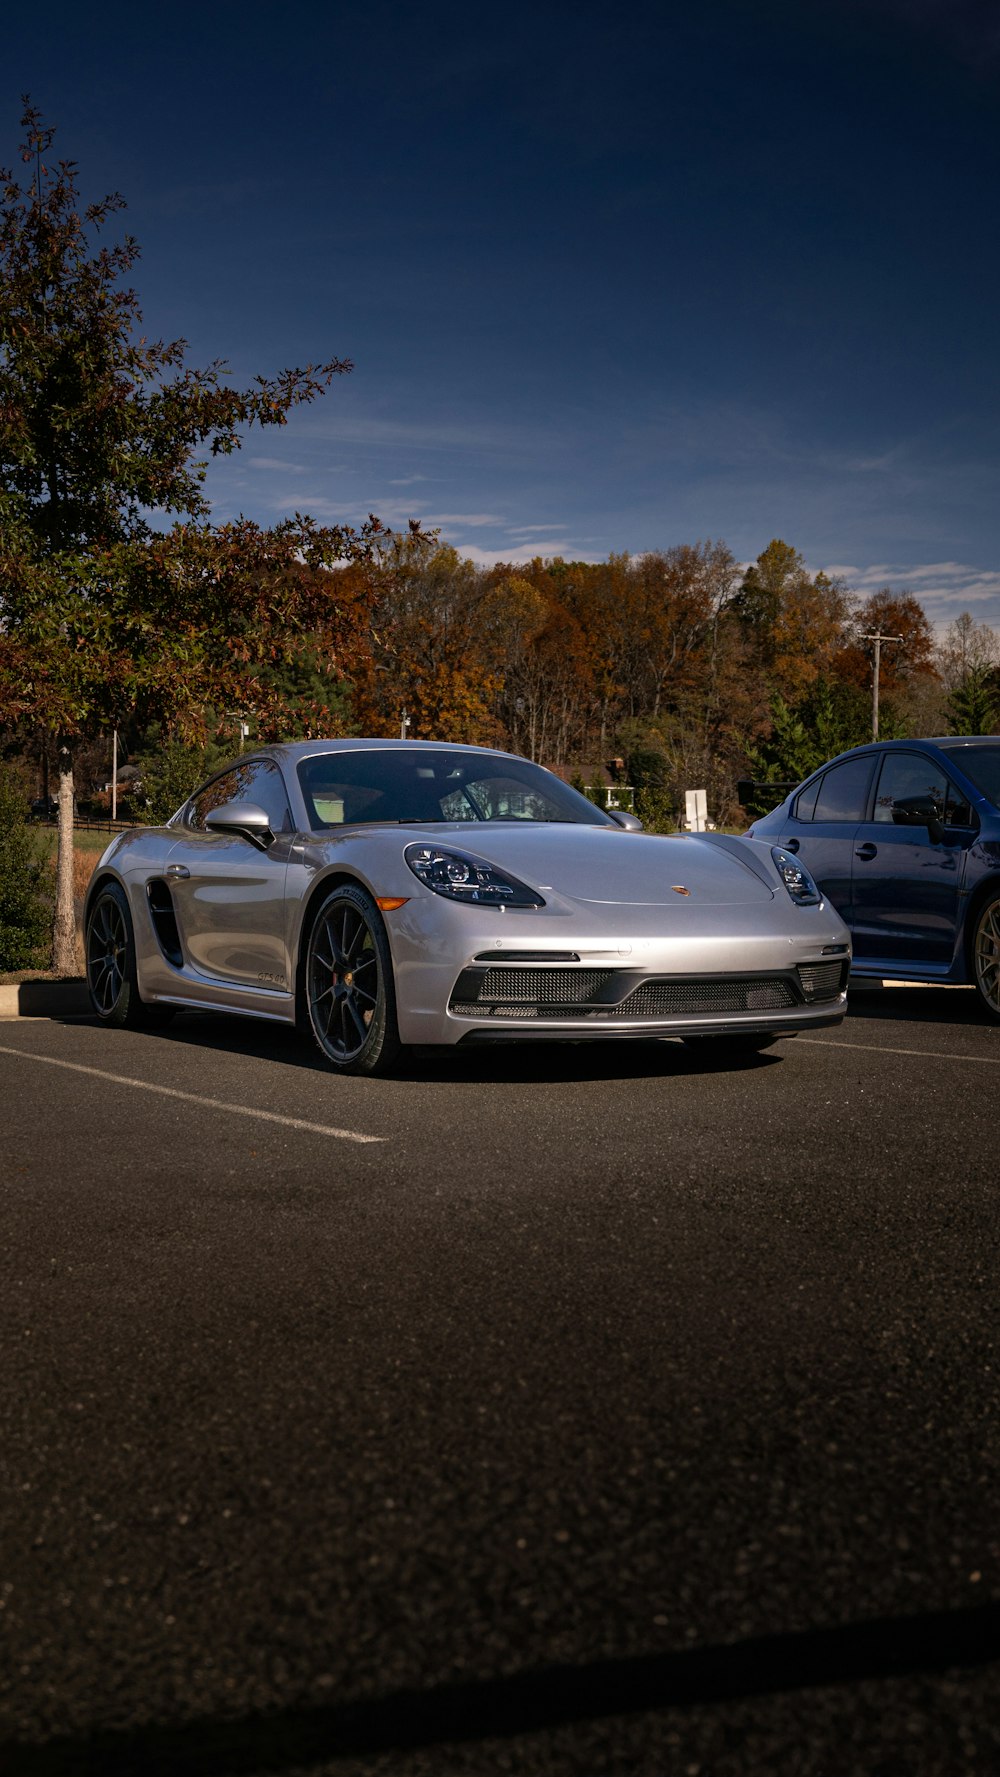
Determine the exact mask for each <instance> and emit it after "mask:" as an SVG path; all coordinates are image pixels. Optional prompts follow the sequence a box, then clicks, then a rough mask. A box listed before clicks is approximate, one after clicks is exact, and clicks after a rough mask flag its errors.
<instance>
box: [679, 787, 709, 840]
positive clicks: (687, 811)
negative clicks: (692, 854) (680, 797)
mask: <svg viewBox="0 0 1000 1777" xmlns="http://www.w3.org/2000/svg"><path fill="white" fill-rule="evenodd" d="M684 825H685V827H686V828H687V830H688V832H689V833H704V831H705V828H706V827H707V825H708V797H707V795H706V793H705V791H704V790H685V792H684Z"/></svg>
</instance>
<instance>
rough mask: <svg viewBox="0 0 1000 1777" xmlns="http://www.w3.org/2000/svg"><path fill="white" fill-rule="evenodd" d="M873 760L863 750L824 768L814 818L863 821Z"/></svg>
mask: <svg viewBox="0 0 1000 1777" xmlns="http://www.w3.org/2000/svg"><path fill="white" fill-rule="evenodd" d="M874 762H875V761H874V757H873V755H872V754H871V753H868V754H863V755H862V756H861V758H859V759H845V760H844V763H843V765H834V766H833V767H832V769H831V770H830V771H827V772H825V773H824V775H823V777H822V779H821V780H820V786H819V794H818V795H817V797H816V808H815V812H814V814H813V819H814V820H816V821H863V820H864V818H865V810H866V808H867V805H868V786H869V784H870V783H871V779H872V766H873V764H874Z"/></svg>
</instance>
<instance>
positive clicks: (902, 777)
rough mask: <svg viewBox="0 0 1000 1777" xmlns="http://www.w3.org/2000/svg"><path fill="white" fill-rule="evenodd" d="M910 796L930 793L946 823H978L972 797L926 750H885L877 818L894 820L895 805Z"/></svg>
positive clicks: (968, 825) (965, 825)
mask: <svg viewBox="0 0 1000 1777" xmlns="http://www.w3.org/2000/svg"><path fill="white" fill-rule="evenodd" d="M911 796H930V797H932V798H933V800H934V801H935V802H936V803H937V806H938V810H939V814H940V818H941V819H942V820H943V822H944V824H945V826H946V827H974V826H978V821H977V819H976V816H975V815H974V814H973V812H972V809H971V807H970V805H969V799H968V797H967V796H964V795H963V794H962V792H961V790H959V789H957V788H956V786H955V785H954V784H953V783H952V781H951V779H950V778H949V777H948V775H947V773H946V772H944V771H942V769H941V767H940V766H939V765H936V764H935V763H934V762H933V760H931V759H928V758H927V756H926V754H923V753H886V755H885V759H884V761H883V765H882V772H881V775H880V777H879V780H878V787H877V789H876V792H875V817H874V818H875V819H876V820H877V821H892V820H893V818H894V816H893V812H892V805H893V803H894V802H902V801H905V800H906V799H907V798H909V797H911Z"/></svg>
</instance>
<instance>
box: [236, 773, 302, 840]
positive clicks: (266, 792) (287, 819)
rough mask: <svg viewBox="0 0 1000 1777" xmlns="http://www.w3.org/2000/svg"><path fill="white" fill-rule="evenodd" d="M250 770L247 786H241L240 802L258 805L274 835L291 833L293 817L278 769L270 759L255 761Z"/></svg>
mask: <svg viewBox="0 0 1000 1777" xmlns="http://www.w3.org/2000/svg"><path fill="white" fill-rule="evenodd" d="M240 770H242V767H241V768H240ZM249 770H250V775H249V776H248V778H247V781H246V784H245V785H242V784H241V786H240V801H241V802H256V803H258V804H259V806H260V807H261V808H262V809H263V810H264V813H265V814H266V815H267V819H268V823H269V825H270V828H271V832H272V833H290V832H291V830H292V817H291V815H290V814H289V812H288V797H287V796H286V795H285V785H284V782H283V780H282V776H281V772H280V771H279V770H278V767H277V766H276V765H274V764H273V763H272V762H271V760H270V759H255V760H254V761H253V764H252V765H251V766H250V768H249Z"/></svg>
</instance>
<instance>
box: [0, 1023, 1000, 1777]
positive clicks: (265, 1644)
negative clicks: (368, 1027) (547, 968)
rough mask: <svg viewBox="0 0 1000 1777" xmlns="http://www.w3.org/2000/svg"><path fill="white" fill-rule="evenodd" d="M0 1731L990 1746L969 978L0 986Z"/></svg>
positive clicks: (715, 1749) (851, 1762) (982, 1171)
mask: <svg viewBox="0 0 1000 1777" xmlns="http://www.w3.org/2000/svg"><path fill="white" fill-rule="evenodd" d="M0 1090H2V1102H3V1106H4V1142H3V1152H2V1167H3V1179H4V1199H3V1201H4V1207H5V1214H4V1239H3V1247H2V1273H0V1286H2V1287H0V1326H2V1329H3V1350H4V1353H5V1362H4V1364H3V1366H2V1371H0V1472H2V1477H3V1486H4V1495H5V1505H4V1517H5V1533H4V1536H3V1539H2V1556H0V1769H2V1770H3V1771H4V1772H10V1773H20V1772H24V1773H31V1774H32V1777H50V1774H54V1773H57V1772H58V1773H63V1772H65V1773H73V1774H74V1777H76V1773H79V1772H88V1771H92V1772H94V1773H98V1772H99V1773H101V1777H105V1774H107V1773H111V1774H115V1773H127V1772H132V1771H136V1772H143V1773H159V1772H164V1773H166V1772H171V1773H172V1772H175V1771H180V1770H184V1771H185V1772H204V1773H205V1774H206V1777H208V1773H213V1774H214V1773H228V1772H246V1773H254V1772H264V1771H269V1772H271V1771H273V1772H281V1773H284V1774H285V1777H291V1774H292V1773H296V1774H299V1773H302V1774H304V1773H313V1774H315V1773H319V1772H322V1771H330V1772H336V1773H337V1774H338V1777H345V1774H346V1777H352V1774H356V1777H361V1773H365V1774H366V1777H367V1774H369V1773H375V1772H378V1773H386V1774H390V1773H391V1774H392V1777H416V1774H417V1773H434V1777H438V1774H439V1773H440V1774H441V1777H451V1774H452V1773H461V1774H462V1777H487V1774H489V1773H492V1772H500V1771H511V1772H518V1773H530V1774H531V1777H536V1774H538V1777H542V1774H544V1777H566V1774H568V1773H573V1774H577V1773H579V1774H580V1777H583V1774H585V1773H586V1774H587V1777H602V1774H604V1773H607V1774H612V1773H624V1772H630V1773H641V1774H642V1777H674V1773H678V1774H685V1777H701V1774H703V1777H758V1774H763V1773H775V1774H779V1773H780V1774H781V1777H798V1774H799V1773H801V1774H802V1777H849V1774H851V1773H873V1774H874V1773H879V1774H880V1777H959V1774H960V1773H977V1774H978V1773H982V1774H983V1777H988V1774H990V1777H995V1773H996V1772H997V1771H998V1770H1000V1665H998V1661H1000V1512H998V1502H1000V1490H998V1481H1000V1422H998V1414H997V1374H998V1369H997V1366H998V1342H997V1320H998V1314H997V1292H996V1284H995V1277H996V1269H997V1266H996V1260H997V1247H998V1230H1000V1215H998V1203H997V1190H998V1183H1000V1143H998V1139H997V1137H998V1115H997V1107H998V1104H1000V1029H991V1028H989V1027H987V1026H985V1025H984V1024H982V1023H980V1022H979V1021H978V1020H977V1018H976V1014H975V1008H974V1004H973V996H972V995H971V993H969V992H966V991H962V990H955V991H950V992H949V991H945V990H923V989H919V990H918V989H912V990H911V989H899V990H888V991H887V990H882V991H880V990H867V991H864V990H863V991H859V992H858V993H857V994H856V995H855V996H854V997H853V1000H852V1011H851V1015H850V1017H849V1018H848V1020H847V1022H846V1023H845V1024H844V1025H843V1026H841V1027H840V1028H838V1029H834V1030H830V1031H823V1032H819V1033H817V1034H816V1035H815V1036H811V1037H808V1038H806V1037H800V1038H797V1039H796V1040H795V1041H794V1042H786V1043H782V1044H780V1045H779V1046H778V1047H777V1048H776V1049H775V1050H773V1051H771V1052H769V1053H768V1054H766V1055H763V1056H760V1057H757V1058H755V1059H753V1060H751V1061H749V1062H747V1063H745V1064H743V1065H741V1066H738V1067H732V1066H727V1065H712V1064H711V1063H710V1062H706V1061H705V1060H704V1059H703V1058H702V1057H700V1056H696V1055H695V1054H694V1053H693V1052H688V1051H686V1050H684V1049H683V1048H682V1047H681V1046H680V1045H677V1044H670V1043H655V1044H653V1043H651V1044H641V1045H640V1044H634V1045H633V1044H623V1043H618V1044H615V1043H609V1044H602V1045H594V1046H582V1045H580V1046H573V1047H555V1046H553V1047H549V1046H548V1045H544V1046H542V1045H540V1046H531V1047H524V1048H513V1047H512V1048H510V1049H505V1050H502V1051H490V1052H485V1051H475V1052H461V1053H458V1052H449V1053H447V1054H444V1053H441V1054H436V1055H433V1056H425V1057H420V1058H417V1059H416V1060H414V1061H413V1062H412V1063H410V1064H408V1066H407V1067H406V1069H405V1070H404V1071H402V1072H401V1073H400V1074H399V1076H398V1077H397V1078H393V1079H391V1080H388V1081H366V1080H335V1079H332V1078H331V1077H330V1076H329V1075H328V1074H327V1073H326V1072H325V1071H324V1070H323V1068H322V1066H321V1065H320V1063H319V1060H318V1058H316V1057H314V1055H313V1052H312V1050H311V1049H310V1047H309V1046H308V1045H307V1044H305V1043H303V1042H301V1041H300V1040H298V1039H297V1038H295V1037H292V1036H290V1035H287V1034H285V1033H284V1032H276V1031H273V1030H270V1029H269V1028H267V1027H265V1026H253V1025H250V1024H248V1023H245V1022H240V1021H230V1020H226V1019H224V1018H221V1017H220V1018H214V1017H207V1016H206V1017H201V1016H196V1015H188V1016H184V1017H181V1018H178V1019H177V1020H176V1021H175V1023H174V1025H173V1026H171V1027H170V1029H169V1030H168V1031H167V1032H165V1033H157V1034H145V1033H131V1032H111V1031H105V1030H102V1029H100V1028H98V1027H96V1026H95V1025H93V1024H91V1023H90V1022H88V1021H86V1020H81V1021H66V1022H63V1023H59V1022H56V1021H48V1020H24V1019H22V1020H19V1021H11V1022H8V1023H0Z"/></svg>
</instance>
